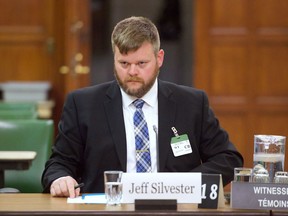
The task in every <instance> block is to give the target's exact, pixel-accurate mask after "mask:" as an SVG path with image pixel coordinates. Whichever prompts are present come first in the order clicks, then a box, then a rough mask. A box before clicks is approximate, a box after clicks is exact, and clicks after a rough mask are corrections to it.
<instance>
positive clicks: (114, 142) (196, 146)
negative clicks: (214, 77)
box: [42, 80, 243, 193]
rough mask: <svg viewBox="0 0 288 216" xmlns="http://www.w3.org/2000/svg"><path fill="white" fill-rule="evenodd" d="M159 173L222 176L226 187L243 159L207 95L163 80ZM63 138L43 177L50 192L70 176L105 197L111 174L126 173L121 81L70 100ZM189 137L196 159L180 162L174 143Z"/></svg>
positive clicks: (89, 89)
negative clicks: (54, 183) (176, 138)
mask: <svg viewBox="0 0 288 216" xmlns="http://www.w3.org/2000/svg"><path fill="white" fill-rule="evenodd" d="M158 106H159V108H158V112H159V119H158V121H159V122H158V127H159V128H158V131H159V134H158V143H159V147H158V148H159V153H158V160H159V167H158V170H159V172H190V171H193V172H194V171H195V172H196V171H197V172H203V173H221V174H222V177H223V183H224V185H225V184H227V183H229V182H230V181H231V180H232V179H233V169H234V167H240V166H242V165H243V158H242V156H241V155H240V154H239V153H238V152H237V150H236V149H235V147H234V145H233V144H232V143H231V142H230V141H229V137H228V134H227V133H226V132H225V131H224V130H223V129H221V127H220V125H219V122H218V120H217V119H216V118H215V116H214V114H213V112H212V110H211V109H210V108H209V104H208V99H207V96H206V94H205V93H204V92H203V91H200V90H196V89H194V88H190V87H185V86H179V85H175V84H172V83H168V82H164V81H161V80H159V86H158ZM58 127H59V134H58V136H57V138H56V143H55V145H54V146H53V153H52V155H51V158H50V159H49V160H48V161H47V163H46V167H45V170H44V172H43V176H42V183H43V186H44V192H49V187H50V185H51V183H52V181H53V180H55V179H57V178H59V177H62V176H67V175H70V176H72V177H74V178H75V179H76V180H77V181H78V182H84V183H85V186H84V188H83V189H82V190H81V191H82V192H90V193H92V192H103V191H104V189H103V188H104V183H103V172H104V171H105V170H123V171H126V158H127V155H126V136H125V127H124V119H123V111H122V97H121V93H120V89H119V86H118V84H117V82H116V81H113V82H109V83H104V84H100V85H96V86H92V87H87V88H84V89H79V90H76V91H74V92H73V93H71V94H69V95H68V97H67V100H66V102H65V105H64V108H63V113H62V117H61V120H60V122H59V126H58ZM171 127H175V128H176V129H177V131H178V134H179V135H181V134H187V135H188V137H189V140H190V144H191V147H192V151H193V152H192V153H191V154H187V155H183V156H179V157H174V155H173V152H172V149H171V146H170V140H171V137H173V136H174V134H173V132H172V130H171Z"/></svg>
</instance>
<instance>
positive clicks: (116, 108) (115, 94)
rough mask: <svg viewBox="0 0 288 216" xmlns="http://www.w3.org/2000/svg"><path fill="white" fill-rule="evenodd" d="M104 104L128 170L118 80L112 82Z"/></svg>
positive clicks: (116, 142) (124, 165)
mask: <svg viewBox="0 0 288 216" xmlns="http://www.w3.org/2000/svg"><path fill="white" fill-rule="evenodd" d="M104 106H105V110H106V115H107V119H108V122H109V125H110V130H111V134H112V137H113V140H114V143H115V148H116V151H117V153H118V157H119V160H120V163H121V166H122V169H123V171H126V161H127V155H126V154H127V148H126V134H125V125H124V118H123V111H122V97H121V92H120V89H119V87H118V84H117V83H116V81H115V82H113V83H112V85H111V87H110V88H109V89H108V91H107V100H106V101H105V102H104Z"/></svg>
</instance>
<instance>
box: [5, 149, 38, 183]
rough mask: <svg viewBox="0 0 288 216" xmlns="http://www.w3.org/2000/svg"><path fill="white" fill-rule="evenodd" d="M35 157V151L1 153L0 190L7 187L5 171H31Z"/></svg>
mask: <svg viewBox="0 0 288 216" xmlns="http://www.w3.org/2000/svg"><path fill="white" fill-rule="evenodd" d="M35 157H36V152H34V151H0V188H3V187H4V186H5V183H4V181H5V176H4V172H5V170H25V169H29V167H30V165H31V163H32V161H33V160H34V158H35Z"/></svg>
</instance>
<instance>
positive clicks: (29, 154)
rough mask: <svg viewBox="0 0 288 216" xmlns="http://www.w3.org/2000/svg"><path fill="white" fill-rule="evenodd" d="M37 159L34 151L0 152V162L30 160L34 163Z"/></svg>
mask: <svg viewBox="0 0 288 216" xmlns="http://www.w3.org/2000/svg"><path fill="white" fill-rule="evenodd" d="M35 157H36V152H34V151H0V161H9V160H13V161H15V160H17V161H18V160H28V161H32V160H34V159H35Z"/></svg>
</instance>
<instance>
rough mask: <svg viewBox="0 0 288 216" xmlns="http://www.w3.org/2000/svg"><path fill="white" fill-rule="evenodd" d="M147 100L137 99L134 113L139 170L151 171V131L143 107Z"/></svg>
mask: <svg viewBox="0 0 288 216" xmlns="http://www.w3.org/2000/svg"><path fill="white" fill-rule="evenodd" d="M144 103H145V101H143V100H141V99H137V100H135V101H134V102H133V104H134V106H135V107H136V111H135V113H134V117H133V120H134V133H135V145H136V169H137V172H151V157H150V150H149V132H148V127H147V123H146V121H145V117H144V113H143V111H142V107H143V105H144Z"/></svg>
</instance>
